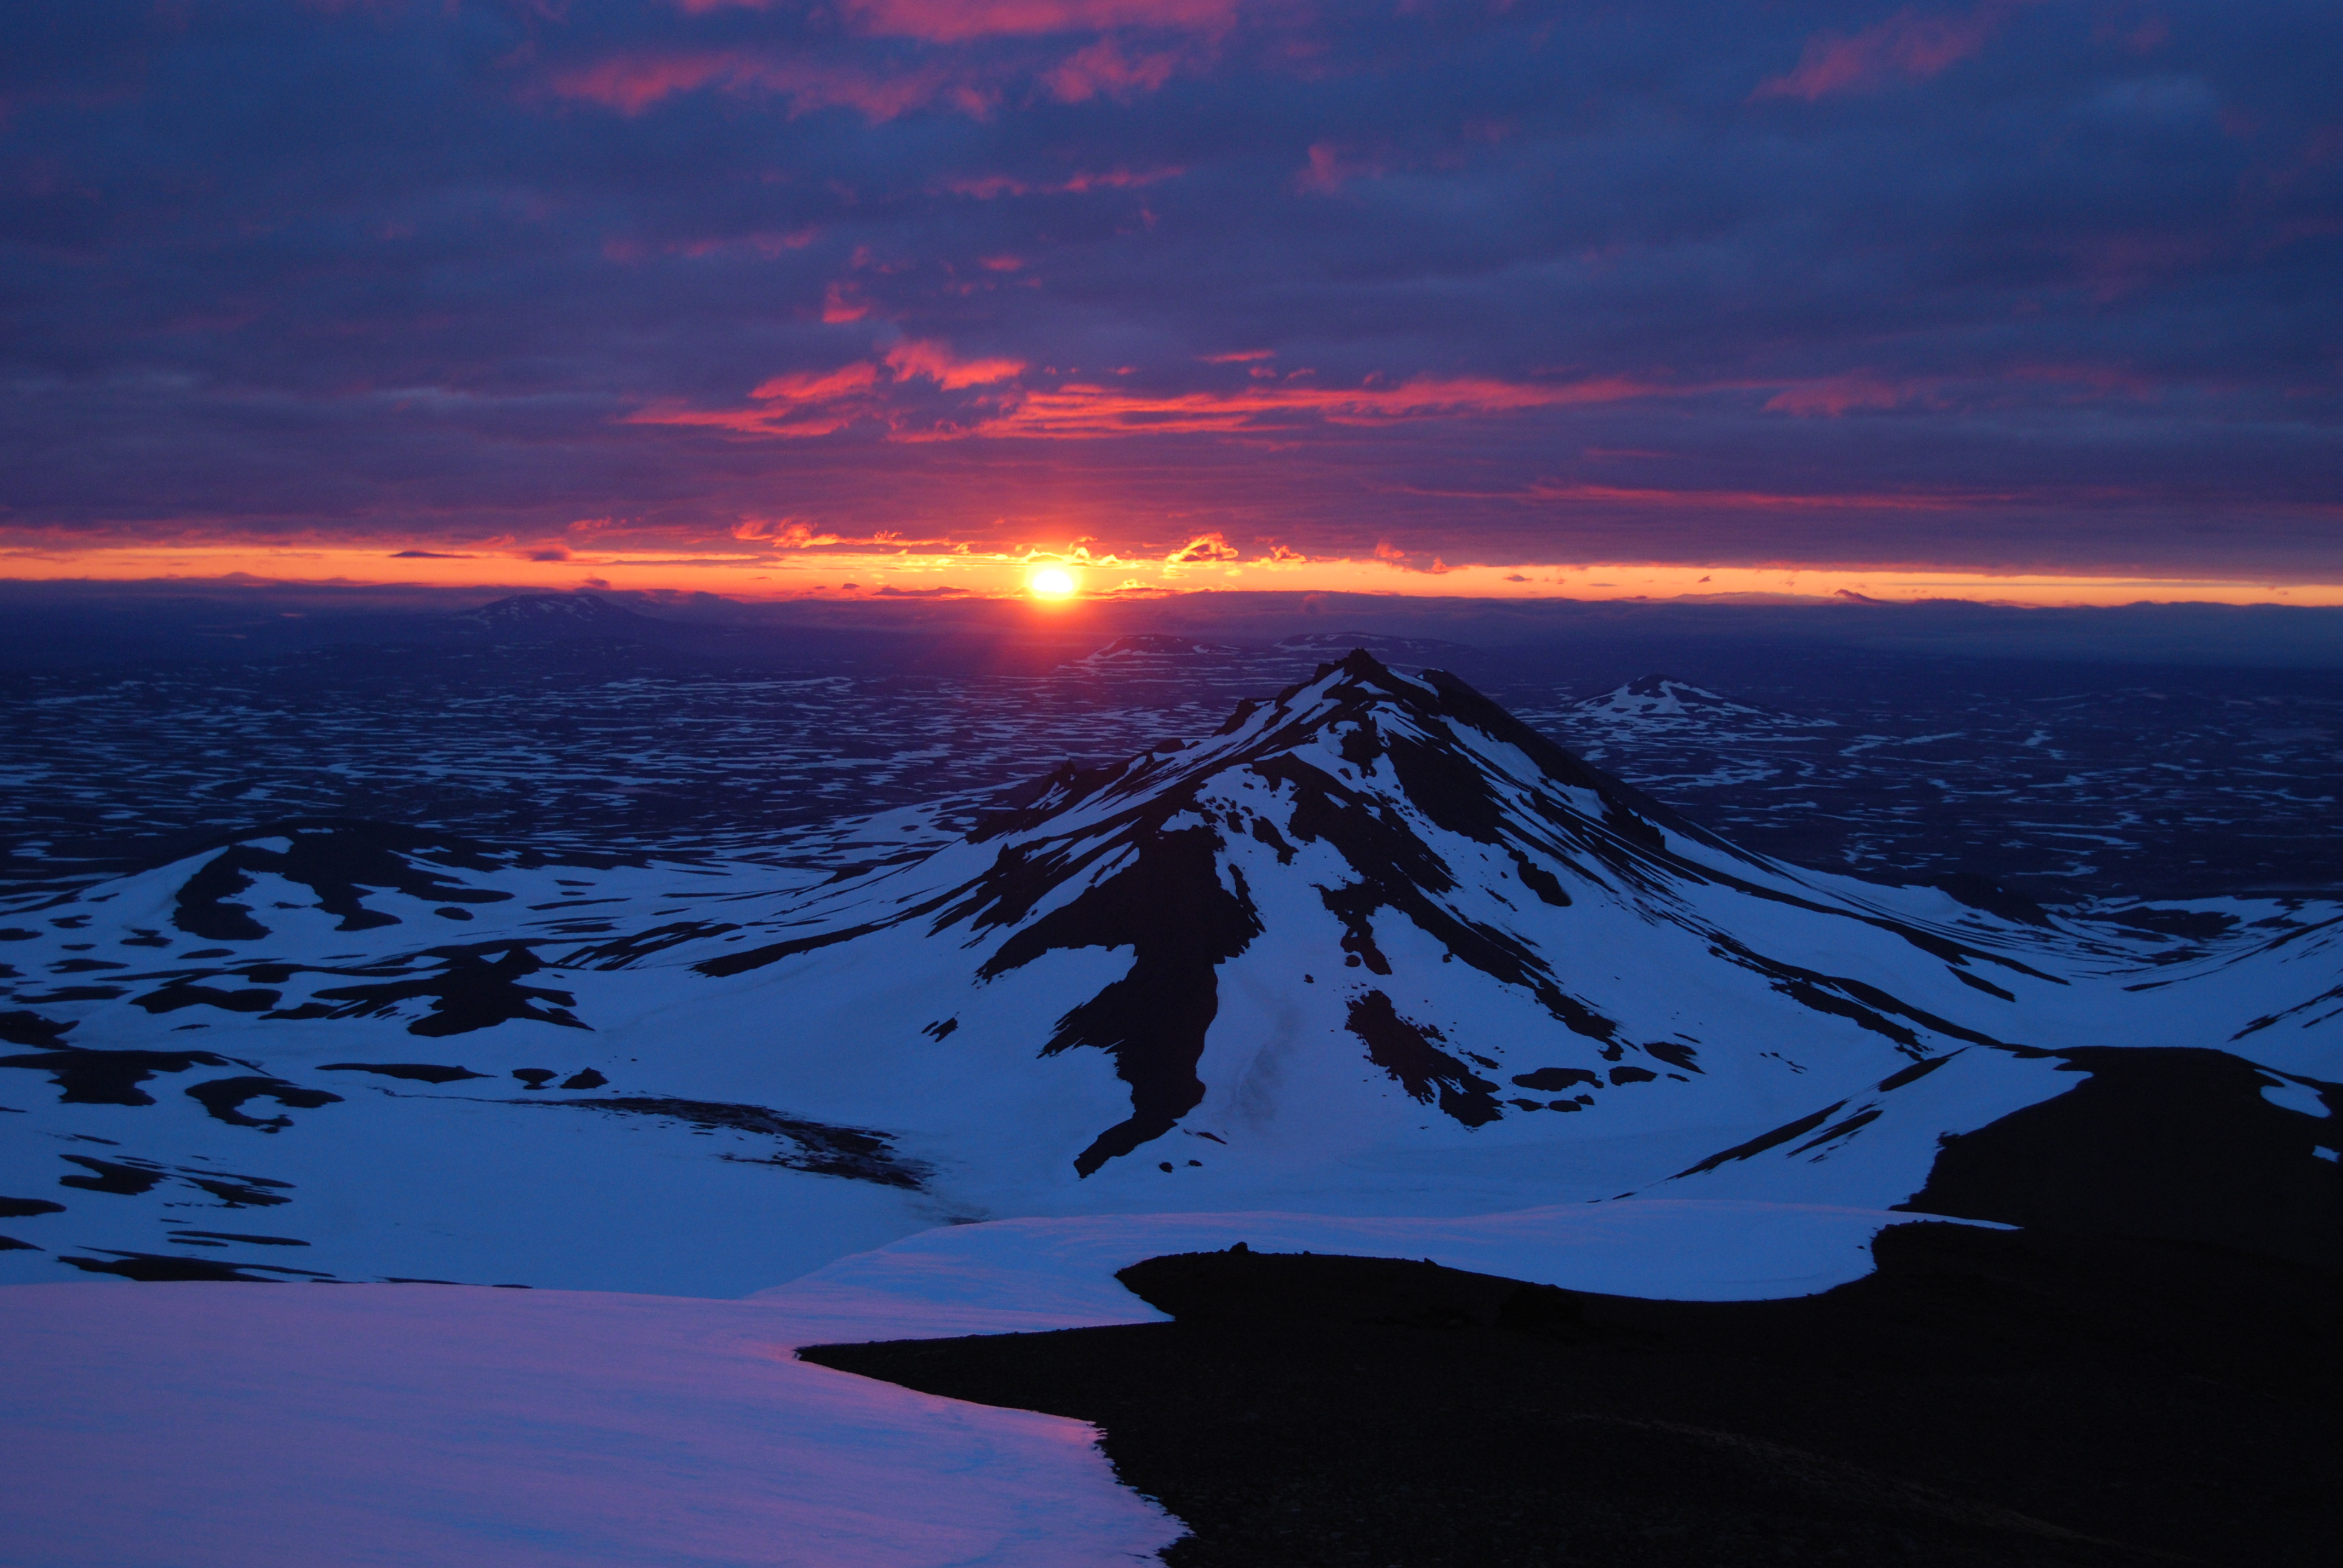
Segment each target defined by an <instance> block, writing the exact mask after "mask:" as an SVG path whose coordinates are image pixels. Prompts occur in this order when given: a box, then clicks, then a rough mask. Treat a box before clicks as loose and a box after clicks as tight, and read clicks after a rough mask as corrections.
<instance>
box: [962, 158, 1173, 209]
mask: <svg viewBox="0 0 2343 1568" xmlns="http://www.w3.org/2000/svg"><path fill="white" fill-rule="evenodd" d="M1187 172H1188V171H1187V169H1186V168H1185V167H1183V166H1177V165H1174V166H1171V167H1169V168H1160V169H1102V170H1099V171H1097V172H1091V171H1087V170H1084V171H1078V172H1076V173H1074V174H1072V175H1070V176H1067V177H1066V178H1065V179H1062V180H1059V181H1056V182H1054V183H1044V184H1041V185H1035V184H1032V183H1031V182H1030V181H1027V180H1021V179H1018V178H1017V177H1015V176H1012V175H976V176H968V177H964V178H961V179H956V180H950V181H947V182H946V183H945V184H944V185H943V186H940V187H939V188H940V189H943V190H946V191H949V192H950V193H951V194H952V195H954V196H974V197H975V198H976V199H977V200H979V201H993V200H996V199H998V198H1000V197H1001V196H1066V195H1081V193H1083V192H1085V191H1094V190H1131V189H1135V188H1137V187H1138V186H1151V185H1155V184H1157V183H1158V182H1160V181H1162V180H1170V179H1177V178H1179V177H1180V176H1182V175H1183V174H1186V173H1187Z"/></svg>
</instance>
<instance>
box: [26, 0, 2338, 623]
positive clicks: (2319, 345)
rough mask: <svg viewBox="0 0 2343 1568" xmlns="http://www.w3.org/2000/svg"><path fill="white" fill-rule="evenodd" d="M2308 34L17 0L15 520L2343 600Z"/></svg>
mask: <svg viewBox="0 0 2343 1568" xmlns="http://www.w3.org/2000/svg"><path fill="white" fill-rule="evenodd" d="M2338 68H2343V8H2338V7H2337V6H2335V5H2333V4H2332V0H2324V3H2308V0H2305V3H2300V4H2297V3H2292V0H2270V3H2265V0H2229V3H2228V4H2225V5H2213V4H2164V3H2162V0H2156V3H2148V0H1979V3H1976V4H1961V3H1955V4H1945V5H1938V4H1933V3H1923V4H1916V5H1885V4H1797V3H1788V0H1784V3H1775V4H1767V3H1759V0H1735V3H1731V4H1714V5H1704V4H1636V5H1586V4H1554V3H1541V0H1403V3H1396V4H1394V3H1393V0H1377V3H1372V4H1370V3H1342V0H824V3H820V4H802V3H799V0H266V3H264V0H203V3H200V4H197V3H195V0H139V3H137V4H117V3H115V0H20V3H19V4H15V5H9V6H7V7H5V8H0V411H5V412H0V576H7V577H15V578H170V577H192V578H202V577H221V576H226V575H228V574H234V573H246V574H251V575H254V576H256V577H259V578H277V579H297V580H298V579H343V580H353V581H392V582H398V581H403V582H416V583H434V584H443V585H445V584H462V583H468V582H478V583H491V582H493V583H499V584H519V585H524V586H528V585H535V586H544V587H554V588H565V587H578V586H593V585H611V586H616V587H620V588H675V589H694V590H708V589H712V590H715V591H721V592H726V593H733V594H739V595H744V596H752V597H753V596H758V595H788V594H823V595H840V594H845V595H853V594H863V593H870V592H874V591H876V590H877V589H879V588H882V587H891V588H893V589H894V590H895V591H897V592H899V593H910V592H921V591H929V592H947V593H950V592H960V591H970V592H977V593H992V592H1001V593H1012V592H1017V591H1021V589H1022V588H1024V587H1025V586H1026V585H1027V584H1028V583H1030V581H1031V576H1032V574H1033V572H1034V571H1035V570H1037V569H1039V568H1045V567H1051V566H1055V567H1059V568H1064V569H1068V570H1069V572H1070V575H1071V581H1072V582H1073V583H1074V584H1076V585H1077V586H1078V587H1079V588H1081V591H1083V592H1085V593H1092V594H1102V593H1114V592H1126V593H1152V592H1160V591H1162V590H1165V589H1182V588H1239V589H1242V588H1280V589H1304V590H1307V589H1351V590H1363V591H1379V592H1411V593H1433V594H1458V593H1464V594H1475V595H1554V594H1562V595H1572V596H1576V597H1591V598H1601V597H1605V596H1607V595H1623V596H1624V595H1634V594H1644V595H1651V596H1657V597H1664V596H1670V595H1695V596H1697V595H1733V594H1751V593H1795V594H1831V593H1841V592H1845V593H1861V594H1865V595H1866V596H1867V597H1875V598H1921V597H1971V598H2003V599H2008V600H2013V601H2016V602H2074V603H2117V602H2125V601H2127V600H2130V599H2140V598H2167V599H2170V598H2209V599H2229V600H2233V601H2255V600H2267V601H2274V602H2291V603H2301V604H2335V603H2343V435H2338V425H2343V391H2339V389H2343V286H2338V280H2343V97H2338V95H2337V93H2336V91H2335V82H2336V80H2337V79H2338ZM849 584H851V585H852V586H851V587H849V586H848V585H849Z"/></svg>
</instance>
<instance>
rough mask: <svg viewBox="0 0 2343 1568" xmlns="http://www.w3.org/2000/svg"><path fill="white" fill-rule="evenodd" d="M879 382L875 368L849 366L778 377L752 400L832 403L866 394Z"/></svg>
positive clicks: (752, 393)
mask: <svg viewBox="0 0 2343 1568" xmlns="http://www.w3.org/2000/svg"><path fill="white" fill-rule="evenodd" d="M878 379H879V370H878V367H876V366H873V365H860V364H858V365H849V366H846V367H843V368H841V369H837V370H808V371H801V372H799V374H797V375H794V376H776V377H773V378H772V379H771V380H769V381H766V382H763V383H760V384H759V386H757V387H755V388H753V389H752V390H751V391H750V392H749V397H754V398H756V399H757V400H758V401H759V402H771V401H773V400H774V399H777V398H779V399H782V400H786V401H788V402H790V403H831V402H835V401H837V400H838V399H839V398H840V397H846V396H848V395H849V394H851V393H856V392H860V391H864V390H866V389H867V388H869V387H871V386H872V385H873V384H874V383H876V382H877V381H878Z"/></svg>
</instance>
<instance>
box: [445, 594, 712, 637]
mask: <svg viewBox="0 0 2343 1568" xmlns="http://www.w3.org/2000/svg"><path fill="white" fill-rule="evenodd" d="M447 624H448V626H449V627H450V628H451V629H455V630H458V631H461V632H468V633H472V634H475V635H477V634H479V633H486V634H488V636H490V637H493V638H498V639H500V640H503V641H517V642H573V641H581V640H588V639H594V640H601V641H614V640H615V641H621V642H632V641H642V640H648V639H650V638H653V637H654V636H655V634H657V633H658V632H659V631H661V630H662V629H667V628H664V627H663V623H661V622H659V621H656V620H654V619H652V618H650V617H649V616H644V615H637V614H636V613H635V612H634V611H632V610H630V609H625V608H620V607H619V606H618V605H615V604H612V603H611V602H610V601H609V600H608V599H606V598H598V596H596V595H594V594H590V593H534V594H511V595H508V596H507V597H506V598H500V599H498V600H496V601H495V602H494V603H491V604H485V605H482V606H481V607H480V608H478V609H468V610H462V611H459V612H458V613H457V614H454V615H451V616H449V617H447Z"/></svg>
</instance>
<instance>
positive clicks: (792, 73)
mask: <svg viewBox="0 0 2343 1568" xmlns="http://www.w3.org/2000/svg"><path fill="white" fill-rule="evenodd" d="M1011 75H1012V73H1011V72H1008V71H1004V70H997V69H986V68H983V67H982V66H980V65H979V66H970V65H960V64H956V63H953V62H949V61H936V62H930V63H928V64H925V65H904V66H900V67H884V66H881V67H871V66H864V65H857V64H852V63H847V62H841V61H835V60H829V59H823V58H820V57H816V56H812V55H777V54H769V53H764V52H751V51H725V52H717V53H691V54H645V55H631V54H629V55H609V56H608V57H606V58H603V59H600V60H597V61H596V62H594V63H593V64H592V65H585V66H580V67H578V68H575V69H570V70H565V71H560V72H557V73H556V74H555V75H552V76H550V77H549V78H548V81H547V88H548V91H550V92H551V93H552V94H553V95H555V96H557V97H564V98H573V99H578V100H580V101H583V102H587V103H593V104H599V105H600V106H603V107H604V108H608V109H616V110H617V111H618V113H620V114H622V115H627V116H637V115H641V114H644V113H646V112H648V111H649V110H650V109H651V108H652V107H654V106H657V105H658V104H659V103H660V102H661V101H662V100H664V99H666V98H669V97H671V96H673V95H677V94H681V93H690V92H696V91H699V89H702V88H710V89H714V90H718V91H721V92H725V93H729V94H733V95H763V96H771V97H778V98H781V99H784V100H786V101H787V103H788V105H789V114H790V115H791V116H799V115H810V114H813V113H815V112H817V111H818V110H821V109H834V108H846V109H853V110H856V111H858V112H860V114H861V115H862V116H864V117H865V118H867V119H870V120H873V121H884V120H891V119H894V118H896V117H897V116H901V115H906V114H909V113H910V112H911V111H912V110H914V109H924V108H930V107H933V106H942V107H944V108H946V109H949V110H952V111H954V112H957V113H960V114H964V115H970V116H976V117H979V118H981V117H983V116H987V115H989V114H990V113H991V112H992V110H993V108H994V107H995V106H996V105H997V104H998V103H999V102H1000V99H1001V93H1002V91H1003V90H1004V87H1005V85H1006V84H1007V81H1008V80H1009V79H1010V78H1011Z"/></svg>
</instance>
